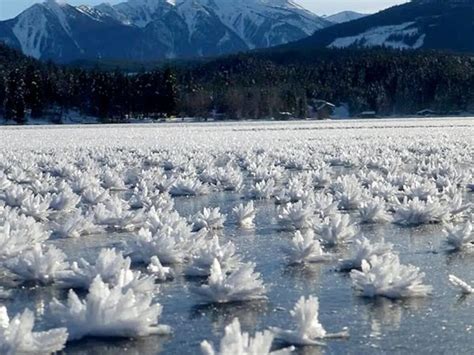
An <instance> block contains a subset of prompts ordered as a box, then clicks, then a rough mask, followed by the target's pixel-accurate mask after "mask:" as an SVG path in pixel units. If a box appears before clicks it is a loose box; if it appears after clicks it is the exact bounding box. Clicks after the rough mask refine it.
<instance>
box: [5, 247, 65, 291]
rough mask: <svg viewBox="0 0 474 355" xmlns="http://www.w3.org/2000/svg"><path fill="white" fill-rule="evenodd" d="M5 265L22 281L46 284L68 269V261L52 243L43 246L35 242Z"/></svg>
mask: <svg viewBox="0 0 474 355" xmlns="http://www.w3.org/2000/svg"><path fill="white" fill-rule="evenodd" d="M5 266H6V267H7V268H8V270H10V272H12V273H13V274H15V275H16V277H17V278H18V279H20V280H22V281H32V282H38V283H40V284H41V285H48V284H51V283H53V282H55V280H56V278H57V277H58V276H59V274H60V273H62V272H64V271H65V270H67V269H68V267H69V263H68V262H67V261H66V255H65V254H64V253H63V252H62V251H61V250H60V249H58V248H56V247H55V246H53V245H51V246H49V247H45V246H44V245H42V244H39V243H37V244H35V245H34V246H33V247H32V248H31V249H30V250H25V251H23V252H22V253H21V254H20V255H18V256H17V257H16V258H14V259H11V260H9V261H8V262H7V263H6V264H5Z"/></svg>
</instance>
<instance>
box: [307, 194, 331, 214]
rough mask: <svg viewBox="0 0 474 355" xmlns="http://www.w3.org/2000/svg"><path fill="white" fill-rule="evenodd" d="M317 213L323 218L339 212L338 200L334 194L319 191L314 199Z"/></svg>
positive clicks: (313, 202)
mask: <svg viewBox="0 0 474 355" xmlns="http://www.w3.org/2000/svg"><path fill="white" fill-rule="evenodd" d="M312 206H313V207H314V210H315V213H316V214H317V215H319V217H321V218H326V217H330V216H333V215H335V214H337V202H335V201H334V199H333V197H332V195H330V194H326V193H323V192H320V193H317V194H316V195H315V196H314V201H312Z"/></svg>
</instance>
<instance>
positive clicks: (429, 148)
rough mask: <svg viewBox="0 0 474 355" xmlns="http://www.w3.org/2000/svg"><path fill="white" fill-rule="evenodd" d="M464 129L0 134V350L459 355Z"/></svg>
mask: <svg viewBox="0 0 474 355" xmlns="http://www.w3.org/2000/svg"><path fill="white" fill-rule="evenodd" d="M473 127H474V120H472V119H469V118H465V119H455V118H453V119H421V120H413V119H410V120H396V119H391V120H373V121H362V120H361V121H357V120H351V121H337V122H288V123H281V122H280V123H277V122H266V123H257V122H255V123H248V122H247V123H221V124H215V123H213V124H199V123H195V124H174V125H172V124H160V125H123V126H64V127H62V126H39V127H38V126H36V127H21V128H18V127H5V128H2V129H0V263H1V269H0V274H1V278H0V280H1V282H0V285H1V288H0V353H7V354H15V353H18V352H28V351H29V352H32V353H41V351H43V352H52V351H56V350H59V349H61V348H63V347H65V350H66V352H67V353H71V354H93V353H101V354H102V353H105V354H117V353H130V354H156V353H159V352H160V351H162V352H163V353H167V354H195V353H199V352H200V351H201V352H202V353H204V354H214V353H220V354H226V355H227V354H229V355H233V354H259V355H260V354H262V355H264V354H266V353H268V352H269V351H274V350H277V349H284V350H283V353H289V352H295V353H297V354H319V353H354V354H360V353H365V354H368V353H380V352H384V353H385V352H394V353H410V352H413V353H415V352H416V353H424V352H426V353H428V352H434V353H447V352H450V353H471V352H472V349H473V347H474V338H473V332H474V329H473V325H474V323H473V319H474V318H473V309H474V296H469V294H470V293H473V291H474V289H473V287H474V279H473V276H472V270H473V269H474V235H473V233H472V224H471V222H472V211H473V210H472V202H473V190H474V179H473V172H474V169H473V166H474V164H473V156H474V155H473V147H472V143H473V138H472V137H473V136H474V129H473ZM32 327H33V328H32ZM46 331H47V332H46ZM249 337H250V338H249ZM254 337H255V339H254V340H252V338H254Z"/></svg>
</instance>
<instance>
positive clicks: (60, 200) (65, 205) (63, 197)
mask: <svg viewBox="0 0 474 355" xmlns="http://www.w3.org/2000/svg"><path fill="white" fill-rule="evenodd" d="M80 201H81V196H79V195H76V194H75V193H74V192H72V190H71V188H69V187H68V188H66V189H64V190H63V191H61V192H60V193H58V194H53V195H52V196H51V204H50V208H51V209H53V210H55V211H63V212H68V211H72V210H74V209H75V208H76V206H77V205H78V203H79V202H80Z"/></svg>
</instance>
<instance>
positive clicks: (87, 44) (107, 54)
mask: <svg viewBox="0 0 474 355" xmlns="http://www.w3.org/2000/svg"><path fill="white" fill-rule="evenodd" d="M329 25H331V23H330V22H329V21H327V20H325V19H323V18H320V17H318V16H316V15H315V14H313V13H311V12H309V11H307V10H305V9H304V8H302V7H301V6H299V5H297V4H296V3H294V2H293V1H292V0H128V1H127V2H123V3H120V4H117V5H110V4H105V3H104V4H101V5H98V6H95V7H92V6H85V5H81V6H77V7H74V6H71V5H68V4H66V3H62V2H58V1H55V0H47V1H46V2H44V3H42V4H36V5H33V6H32V7H30V8H28V9H27V10H25V11H24V12H23V13H21V14H20V15H19V16H17V17H16V18H14V19H11V20H8V21H3V22H0V40H3V41H5V42H6V43H8V44H10V45H13V46H17V47H20V48H21V49H22V50H23V52H24V53H25V54H28V55H30V56H33V57H35V58H42V59H53V60H57V61H71V60H77V59H96V58H114V59H129V60H157V59H162V58H174V57H195V56H212V55H219V54H226V53H232V52H237V51H243V50H248V49H254V48H264V47H270V46H275V45H280V44H284V43H288V42H291V41H296V40H299V39H302V38H304V37H307V36H310V35H312V34H313V33H314V32H315V31H317V30H319V29H322V28H324V27H327V26H329Z"/></svg>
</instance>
